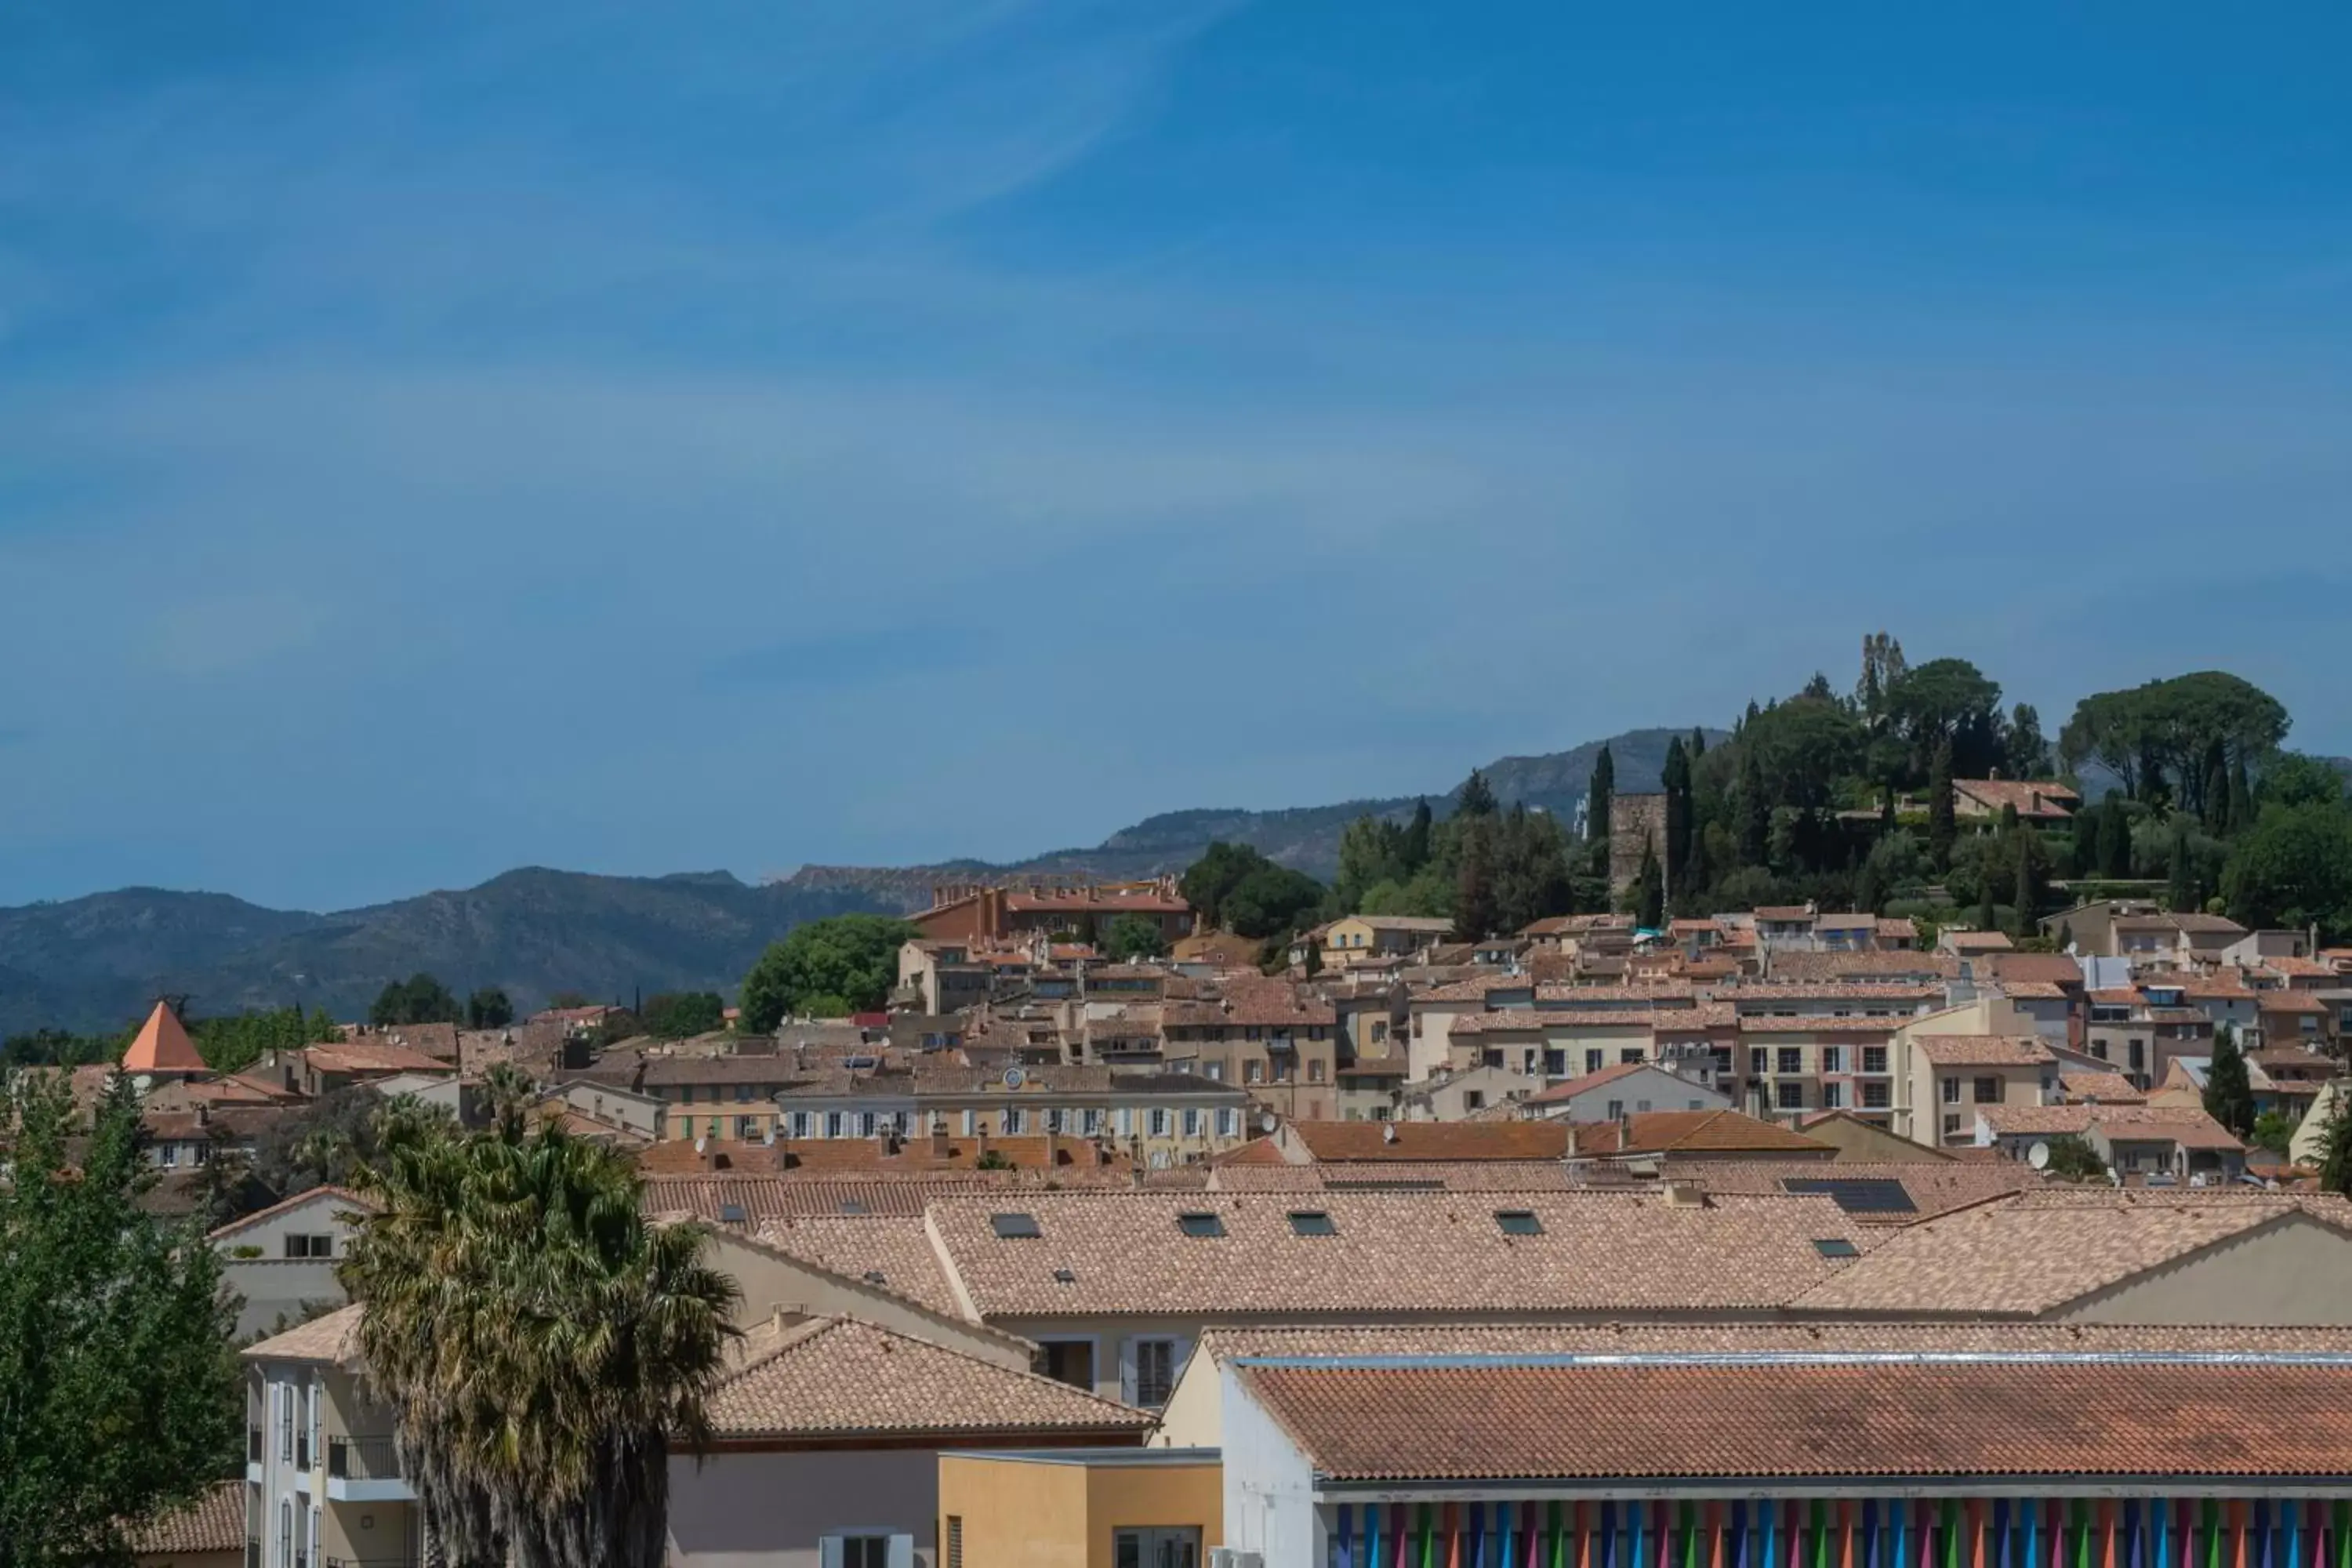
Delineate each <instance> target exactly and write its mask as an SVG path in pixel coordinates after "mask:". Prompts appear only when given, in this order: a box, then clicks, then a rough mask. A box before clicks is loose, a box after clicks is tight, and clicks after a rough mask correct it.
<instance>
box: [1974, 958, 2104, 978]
mask: <svg viewBox="0 0 2352 1568" xmlns="http://www.w3.org/2000/svg"><path fill="white" fill-rule="evenodd" d="M1976 965H1977V969H1976V972H1977V975H1978V977H1979V979H1992V980H1998V981H2000V983H2001V984H2004V985H2005V984H2010V983H2011V982H2013V981H2024V980H2039V981H2044V982H2047V983H2048V984H2053V985H2059V986H2067V985H2080V984H2083V966H2082V965H2081V964H2080V963H2076V962H2075V961H2074V959H2073V958H2071V957H2069V956H2068V955H2067V954H2065V953H2063V952H1989V953H1986V954H1985V955H1984V956H1983V957H1982V958H1979V959H1978V960H1977V961H1976Z"/></svg>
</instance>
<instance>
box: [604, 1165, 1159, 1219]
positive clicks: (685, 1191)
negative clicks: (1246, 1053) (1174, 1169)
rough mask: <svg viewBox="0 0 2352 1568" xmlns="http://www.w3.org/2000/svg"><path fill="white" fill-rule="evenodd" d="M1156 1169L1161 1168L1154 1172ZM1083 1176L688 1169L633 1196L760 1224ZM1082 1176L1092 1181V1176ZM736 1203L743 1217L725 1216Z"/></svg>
mask: <svg viewBox="0 0 2352 1568" xmlns="http://www.w3.org/2000/svg"><path fill="white" fill-rule="evenodd" d="M1153 1174H1154V1175H1155V1176H1158V1175H1159V1174H1160V1173H1157V1172H1155V1173H1153ZM1049 1182H1051V1183H1054V1184H1056V1185H1058V1186H1062V1187H1069V1186H1074V1185H1078V1184H1081V1179H1080V1178H1074V1177H1073V1175H1072V1174H1071V1173H1069V1172H1067V1171H1062V1172H1055V1173H1050V1174H1049V1173H1046V1172H1044V1171H964V1172H950V1173H941V1174H937V1175H929V1174H914V1175H888V1174H882V1173H871V1172H869V1173H860V1174H859V1175H857V1176H855V1177H845V1176H835V1175H832V1174H829V1173H817V1174H814V1175H809V1176H799V1175H793V1174H784V1175H766V1176H761V1175H742V1176H730V1175H726V1174H719V1175H693V1176H650V1177H647V1178H646V1182H645V1184H644V1187H643V1189H642V1191H641V1193H640V1194H639V1197H638V1207H639V1208H640V1209H641V1210H642V1211H643V1212H644V1213H646V1214H648V1215H691V1216H693V1217H694V1218H696V1219H698V1220H701V1221H703V1222H704V1223H705V1224H708V1225H725V1226H758V1225H761V1224H763V1223H765V1222H767V1221H769V1220H775V1219H787V1218H792V1217H794V1216H797V1215H819V1216H822V1215H852V1216H856V1215H886V1216H887V1215H898V1216H905V1215H920V1214H921V1213H922V1212H923V1207H924V1205H926V1204H928V1203H929V1202H930V1201H931V1200H932V1199H934V1198H940V1197H955V1196H961V1195H963V1194H977V1193H1029V1192H1042V1191H1045V1190H1047V1188H1046V1184H1047V1183H1049ZM1131 1182H1132V1177H1131V1176H1130V1175H1129V1173H1125V1172H1119V1173H1112V1174H1110V1175H1108V1176H1106V1177H1104V1178H1103V1179H1102V1184H1103V1185H1105V1186H1107V1187H1109V1188H1111V1189H1112V1190H1121V1189H1126V1188H1128V1187H1129V1185H1130V1184H1131ZM1088 1184H1090V1183H1088ZM730 1211H740V1213H741V1215H742V1217H741V1218H740V1219H735V1218H732V1217H730Z"/></svg>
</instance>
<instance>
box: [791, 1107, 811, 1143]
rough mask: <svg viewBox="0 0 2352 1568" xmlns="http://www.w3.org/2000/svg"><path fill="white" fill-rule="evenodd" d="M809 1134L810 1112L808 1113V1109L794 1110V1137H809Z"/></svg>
mask: <svg viewBox="0 0 2352 1568" xmlns="http://www.w3.org/2000/svg"><path fill="white" fill-rule="evenodd" d="M808 1135H809V1113H808V1112H807V1111H805V1110H795V1111H793V1137H795V1138H805V1137H807V1136H808Z"/></svg>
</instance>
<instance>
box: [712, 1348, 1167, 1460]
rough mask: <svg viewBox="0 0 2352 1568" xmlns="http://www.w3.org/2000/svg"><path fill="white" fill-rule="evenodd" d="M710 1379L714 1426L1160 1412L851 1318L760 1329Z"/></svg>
mask: <svg viewBox="0 0 2352 1568" xmlns="http://www.w3.org/2000/svg"><path fill="white" fill-rule="evenodd" d="M746 1349H747V1354H746V1357H745V1361H744V1363H743V1365H742V1366H741V1367H740V1369H738V1370H737V1371H735V1372H734V1373H730V1374H729V1375H728V1376H727V1378H726V1379H725V1380H724V1381H722V1382H721V1383H720V1384H719V1386H718V1387H717V1388H715V1389H713V1390H712V1391H711V1394H710V1396H709V1415H710V1429H711V1434H712V1436H714V1437H715V1438H717V1439H718V1440H719V1441H720V1442H743V1441H749V1440H754V1439H758V1438H762V1437H767V1438H824V1437H850V1436H861V1435H879V1434H885V1433H887V1434H892V1435H904V1434H913V1433H934V1432H935V1433H939V1434H940V1435H941V1436H959V1437H960V1436H968V1435H970V1434H973V1433H991V1434H999V1433H1002V1434H1013V1433H1040V1434H1042V1433H1052V1434H1055V1435H1057V1436H1061V1435H1067V1434H1073V1433H1088V1434H1094V1435H1097V1436H1100V1437H1101V1438H1102V1439H1103V1440H1105V1441H1114V1442H1115V1441H1118V1440H1119V1439H1121V1438H1123V1437H1127V1436H1140V1435H1141V1434H1142V1433H1143V1432H1144V1431H1145V1430H1146V1429H1147V1428H1149V1427H1150V1426H1151V1424H1152V1422H1153V1419H1154V1417H1153V1416H1151V1415H1150V1414H1149V1413H1147V1412H1145V1411H1141V1410H1135V1409H1130V1408H1129V1407H1128V1406H1127V1405H1119V1404H1116V1403H1114V1402H1112V1401H1110V1400H1108V1399H1098V1398H1097V1397H1096V1396H1095V1395H1093V1394H1088V1393H1086V1392H1085V1391H1083V1390H1081V1389H1077V1388H1073V1387H1071V1386H1070V1385H1069V1384H1066V1383H1056V1382H1055V1381H1054V1380H1053V1379H1051V1378H1046V1377H1039V1376H1037V1375H1035V1374H1034V1373H1028V1372H1015V1371H1013V1370H1012V1369H1010V1368H1007V1367H1003V1366H999V1365H997V1364H995V1363H992V1362H985V1361H982V1360H980V1359H979V1358H978V1357H976V1356H968V1355H964V1354H961V1353H960V1352H956V1351H951V1350H948V1349H946V1348H945V1347H943V1346H940V1345H936V1344H932V1343H929V1342H927V1341H923V1340H918V1339H912V1338H909V1337H908V1336H907V1335H905V1334H898V1333H893V1332H891V1331H889V1330H887V1329H885V1328H880V1327H878V1326H877V1325H875V1324H872V1323H866V1322H860V1321H856V1319H852V1318H813V1319H811V1320H809V1321H806V1322H804V1323H799V1324H795V1325H793V1326H792V1327H790V1328H787V1329H784V1330H782V1331H780V1332H776V1331H772V1332H769V1333H765V1334H761V1335H758V1336H756V1337H755V1339H754V1342H752V1343H751V1344H750V1345H748V1346H747V1347H746Z"/></svg>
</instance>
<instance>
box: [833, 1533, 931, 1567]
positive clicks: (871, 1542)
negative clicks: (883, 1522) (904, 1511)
mask: <svg viewBox="0 0 2352 1568" xmlns="http://www.w3.org/2000/svg"><path fill="white" fill-rule="evenodd" d="M890 1539H891V1538H890V1537H889V1536H887V1535H836V1536H833V1537H831V1538H829V1539H826V1540H822V1541H820V1542H818V1543H817V1559H818V1561H819V1562H820V1563H823V1564H824V1568H833V1565H834V1564H835V1563H840V1564H841V1568H890ZM901 1539H908V1540H911V1538H905V1537H902V1538H901ZM910 1555H911V1554H910Z"/></svg>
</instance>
